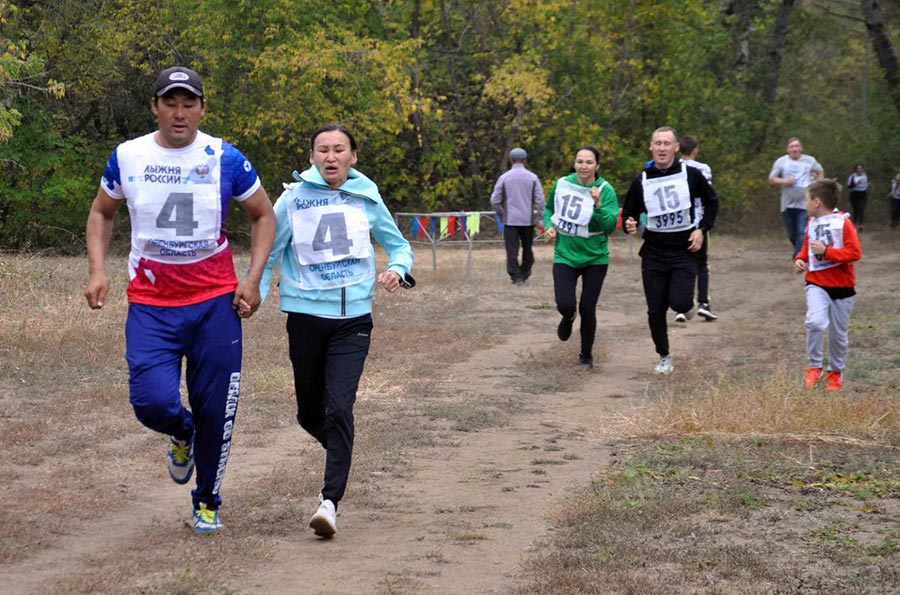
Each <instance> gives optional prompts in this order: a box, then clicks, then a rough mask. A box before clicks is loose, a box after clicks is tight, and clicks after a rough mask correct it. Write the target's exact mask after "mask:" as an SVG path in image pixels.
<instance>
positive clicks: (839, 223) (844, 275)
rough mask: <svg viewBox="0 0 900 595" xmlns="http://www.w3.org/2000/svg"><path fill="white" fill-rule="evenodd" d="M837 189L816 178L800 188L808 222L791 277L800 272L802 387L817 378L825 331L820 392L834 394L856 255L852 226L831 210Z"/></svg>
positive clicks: (841, 366)
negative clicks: (803, 287)
mask: <svg viewBox="0 0 900 595" xmlns="http://www.w3.org/2000/svg"><path fill="white" fill-rule="evenodd" d="M839 195H840V187H839V186H838V184H837V183H836V182H834V181H833V180H816V181H814V182H811V183H810V184H809V186H808V187H807V188H806V212H807V213H808V214H809V217H810V219H809V221H808V222H807V225H806V234H805V236H804V238H803V245H802V246H801V248H800V252H799V253H798V254H797V258H796V260H795V261H794V270H795V272H796V273H798V274H799V273H803V272H805V273H806V355H807V357H808V358H809V367H808V368H807V369H806V374H805V375H804V377H803V384H804V385H805V386H806V387H807V388H813V387H814V386H816V384H817V383H818V382H819V378H820V377H821V376H822V350H823V343H824V338H825V330H826V329H829V327H830V330H829V331H828V374H827V385H826V387H825V390H828V391H839V390H841V386H842V379H841V373H842V371H843V369H844V366H845V364H846V359H847V349H848V347H849V345H850V341H849V338H848V335H849V327H850V312H851V311H852V310H853V302H854V301H855V299H856V289H855V287H854V285H855V284H856V274H855V272H854V270H853V263H854V262H856V261H857V260H859V259H860V258H861V257H862V249H861V248H860V245H859V236H857V234H856V227H855V226H853V225H851V224H850V223H849V219H848V218H847V215H846V213H842V212H841V211H838V210H837V208H836V207H837V203H838V196H839Z"/></svg>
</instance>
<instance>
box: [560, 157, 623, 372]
mask: <svg viewBox="0 0 900 595" xmlns="http://www.w3.org/2000/svg"><path fill="white" fill-rule="evenodd" d="M599 161H600V151H598V150H597V149H596V148H595V147H592V146H584V147H581V148H579V149H578V150H577V151H576V152H575V164H574V168H573V169H574V172H575V173H572V174H569V175H568V176H566V177H564V178H560V179H558V180H557V181H556V182H555V183H554V184H553V189H552V190H551V191H550V195H549V198H548V200H547V202H546V204H545V205H544V227H545V228H546V230H547V232H546V238H547V239H548V240H550V241H554V240H555V241H556V249H555V250H554V254H553V291H554V294H555V296H556V309H557V310H558V311H559V313H560V314H561V315H562V320H560V322H559V327H558V328H557V329H556V334H557V335H558V336H559V339H560V340H561V341H567V340H568V339H569V337H570V336H571V335H572V325H573V323H574V322H575V312H576V295H575V290H576V285H577V283H578V277H581V299H580V300H579V301H578V308H577V311H578V314H579V315H581V353H580V354H579V356H578V363H579V364H580V365H582V366H586V367H588V368H592V367H594V357H593V355H592V353H591V352H592V350H593V347H594V335H595V334H596V332H597V300H598V299H599V298H600V290H601V289H602V288H603V280H604V279H605V278H606V271H607V269H608V268H609V247H608V246H607V234H609V233H612V231H613V230H615V228H616V219H617V217H618V215H619V202H618V199H617V198H616V191H615V190H613V187H612V186H610V184H609V182H607V181H606V180H604V179H603V178H601V177H600V176H599V175H598V173H597V171H598V169H599V167H600V166H599Z"/></svg>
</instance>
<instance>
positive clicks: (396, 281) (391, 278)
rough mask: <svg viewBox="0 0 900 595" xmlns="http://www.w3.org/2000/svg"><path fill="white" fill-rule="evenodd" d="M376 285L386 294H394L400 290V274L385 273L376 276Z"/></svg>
mask: <svg viewBox="0 0 900 595" xmlns="http://www.w3.org/2000/svg"><path fill="white" fill-rule="evenodd" d="M378 284H379V285H381V286H382V287H384V288H385V289H386V290H387V292H388V293H394V292H395V291H397V290H398V289H400V274H399V273H398V272H397V271H385V272H383V273H381V274H380V275H378Z"/></svg>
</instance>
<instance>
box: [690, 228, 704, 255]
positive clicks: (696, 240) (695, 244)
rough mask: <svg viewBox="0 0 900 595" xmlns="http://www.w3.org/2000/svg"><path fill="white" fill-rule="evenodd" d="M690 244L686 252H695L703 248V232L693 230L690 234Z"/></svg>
mask: <svg viewBox="0 0 900 595" xmlns="http://www.w3.org/2000/svg"><path fill="white" fill-rule="evenodd" d="M690 242H691V244H690V245H689V246H688V252H696V251H697V250H699V249H700V248H702V247H703V230H701V229H695V230H694V231H692V232H691V237H690Z"/></svg>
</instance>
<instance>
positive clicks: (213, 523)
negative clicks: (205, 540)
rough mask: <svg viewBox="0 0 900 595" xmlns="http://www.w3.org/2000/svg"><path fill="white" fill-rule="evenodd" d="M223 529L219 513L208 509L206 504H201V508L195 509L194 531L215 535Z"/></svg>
mask: <svg viewBox="0 0 900 595" xmlns="http://www.w3.org/2000/svg"><path fill="white" fill-rule="evenodd" d="M221 528H222V523H221V522H219V511H218V510H211V509H209V508H207V507H206V503H205V502H201V503H200V508H195V509H194V531H196V532H197V533H215V532H216V531H218V530H219V529H221Z"/></svg>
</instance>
